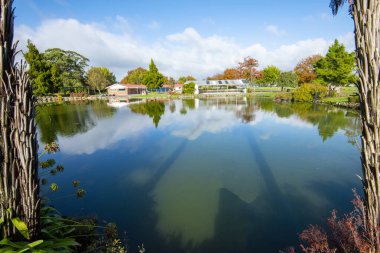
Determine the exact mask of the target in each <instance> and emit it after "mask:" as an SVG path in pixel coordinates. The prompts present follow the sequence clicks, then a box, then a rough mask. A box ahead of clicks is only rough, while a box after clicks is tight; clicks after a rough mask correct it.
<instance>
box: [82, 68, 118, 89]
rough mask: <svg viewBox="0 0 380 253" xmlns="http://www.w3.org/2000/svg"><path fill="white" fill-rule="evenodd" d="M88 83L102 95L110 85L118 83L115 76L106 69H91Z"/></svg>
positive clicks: (87, 78)
mask: <svg viewBox="0 0 380 253" xmlns="http://www.w3.org/2000/svg"><path fill="white" fill-rule="evenodd" d="M86 80H87V83H88V84H89V85H90V86H91V87H93V88H95V89H97V90H98V92H99V93H100V92H101V91H102V90H104V89H105V88H106V87H107V86H108V85H110V84H113V83H115V82H116V77H115V75H114V74H113V73H112V72H111V71H110V70H109V69H107V68H106V67H91V68H90V69H89V70H88V71H87V74H86Z"/></svg>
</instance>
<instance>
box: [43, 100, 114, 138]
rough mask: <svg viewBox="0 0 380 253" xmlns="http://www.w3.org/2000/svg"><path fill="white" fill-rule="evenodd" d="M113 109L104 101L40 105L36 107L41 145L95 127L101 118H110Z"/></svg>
mask: <svg viewBox="0 0 380 253" xmlns="http://www.w3.org/2000/svg"><path fill="white" fill-rule="evenodd" d="M115 111H116V110H115V109H114V108H112V107H108V106H106V104H105V102H104V101H76V102H74V103H63V104H42V105H39V106H38V107H37V118H36V120H37V124H38V127H39V133H40V139H41V141H42V142H43V143H51V142H53V141H56V140H57V136H58V135H60V136H74V135H76V134H79V133H85V132H87V131H89V130H90V129H91V128H93V127H95V126H96V122H97V120H99V119H102V118H110V117H112V116H113V114H114V113H115Z"/></svg>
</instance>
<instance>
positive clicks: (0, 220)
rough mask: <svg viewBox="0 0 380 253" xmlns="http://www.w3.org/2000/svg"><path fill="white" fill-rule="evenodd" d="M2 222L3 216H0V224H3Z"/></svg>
mask: <svg viewBox="0 0 380 253" xmlns="http://www.w3.org/2000/svg"><path fill="white" fill-rule="evenodd" d="M3 223H4V218H3V217H1V218H0V225H1V224H3Z"/></svg>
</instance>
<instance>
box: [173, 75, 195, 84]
mask: <svg viewBox="0 0 380 253" xmlns="http://www.w3.org/2000/svg"><path fill="white" fill-rule="evenodd" d="M195 80H197V79H196V78H195V77H193V76H190V75H189V76H181V77H180V78H178V83H180V84H184V83H186V82H187V81H195Z"/></svg>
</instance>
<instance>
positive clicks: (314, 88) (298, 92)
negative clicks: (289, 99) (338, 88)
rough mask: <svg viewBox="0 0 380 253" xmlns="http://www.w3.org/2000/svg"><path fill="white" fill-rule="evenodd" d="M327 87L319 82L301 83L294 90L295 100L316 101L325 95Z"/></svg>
mask: <svg viewBox="0 0 380 253" xmlns="http://www.w3.org/2000/svg"><path fill="white" fill-rule="evenodd" d="M327 94H328V89H327V88H326V87H325V86H323V85H320V84H303V85H301V87H299V88H297V89H295V90H294V93H293V99H294V100H295V101H316V100H320V99H322V98H324V97H326V96H327Z"/></svg>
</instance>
